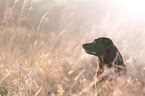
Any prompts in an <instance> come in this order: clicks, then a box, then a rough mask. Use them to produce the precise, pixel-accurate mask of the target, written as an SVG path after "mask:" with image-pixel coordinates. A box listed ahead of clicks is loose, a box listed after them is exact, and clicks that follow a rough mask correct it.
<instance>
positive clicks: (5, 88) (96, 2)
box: [0, 0, 145, 96]
mask: <svg viewBox="0 0 145 96" xmlns="http://www.w3.org/2000/svg"><path fill="white" fill-rule="evenodd" d="M0 13H1V14H0V96H95V95H96V96H145V60H144V58H145V18H144V17H145V12H140V13H139V12H138V13H136V12H135V9H134V10H133V11H131V10H130V9H126V7H124V5H123V4H122V3H118V2H115V0H91V1H90V0H1V1H0ZM101 36H105V37H109V38H111V39H112V40H113V42H114V44H115V45H116V46H117V47H118V49H119V51H120V53H121V54H122V56H123V58H124V61H125V63H126V65H127V74H125V75H122V76H118V75H117V74H115V73H114V72H110V70H109V69H108V70H109V71H105V72H104V74H102V77H100V78H97V79H96V80H97V81H96V82H95V71H96V67H97V62H98V61H97V57H94V56H91V55H87V54H86V53H85V52H84V50H83V49H82V46H81V45H82V44H83V43H86V42H92V41H93V40H94V39H95V38H98V37H101ZM106 75H107V76H108V77H107V79H102V78H103V77H104V76H106ZM95 84H96V85H97V88H95ZM95 91H97V93H95Z"/></svg>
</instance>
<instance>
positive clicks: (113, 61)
mask: <svg viewBox="0 0 145 96" xmlns="http://www.w3.org/2000/svg"><path fill="white" fill-rule="evenodd" d="M82 46H83V48H84V50H85V51H86V53H88V54H91V55H95V56H97V57H98V58H99V69H101V70H100V71H101V73H102V72H103V70H102V69H103V66H104V65H107V67H108V68H110V67H112V66H115V68H117V69H116V71H117V72H119V73H120V72H123V73H124V72H126V66H125V64H124V61H123V59H122V56H121V54H120V52H119V51H118V49H117V48H116V46H115V45H114V44H113V42H112V40H111V39H109V38H106V37H100V38H98V39H95V40H94V41H93V42H92V43H86V44H83V45H82Z"/></svg>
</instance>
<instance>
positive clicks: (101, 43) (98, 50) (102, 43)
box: [82, 37, 114, 56]
mask: <svg viewBox="0 0 145 96" xmlns="http://www.w3.org/2000/svg"><path fill="white" fill-rule="evenodd" d="M82 46H83V48H84V50H85V51H86V53H88V54H91V55H95V56H101V55H103V54H104V53H105V52H106V51H107V50H108V49H109V48H111V47H112V46H114V45H113V42H112V40H110V39H109V38H105V37H100V38H98V39H95V40H94V41H93V42H92V43H86V44H83V45H82Z"/></svg>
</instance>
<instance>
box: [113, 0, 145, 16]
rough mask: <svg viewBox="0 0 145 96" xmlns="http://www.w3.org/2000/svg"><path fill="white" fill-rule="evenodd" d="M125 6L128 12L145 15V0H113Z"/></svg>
mask: <svg viewBox="0 0 145 96" xmlns="http://www.w3.org/2000/svg"><path fill="white" fill-rule="evenodd" d="M113 1H114V2H116V3H119V4H120V5H121V6H122V7H124V8H125V11H127V12H129V13H128V14H132V15H143V14H145V0H113Z"/></svg>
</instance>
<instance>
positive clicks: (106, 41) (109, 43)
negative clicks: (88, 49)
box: [105, 39, 114, 51]
mask: <svg viewBox="0 0 145 96" xmlns="http://www.w3.org/2000/svg"><path fill="white" fill-rule="evenodd" d="M105 44H106V46H107V49H106V51H108V50H109V49H110V48H111V47H113V46H114V44H113V42H112V40H110V39H106V40H105Z"/></svg>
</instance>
